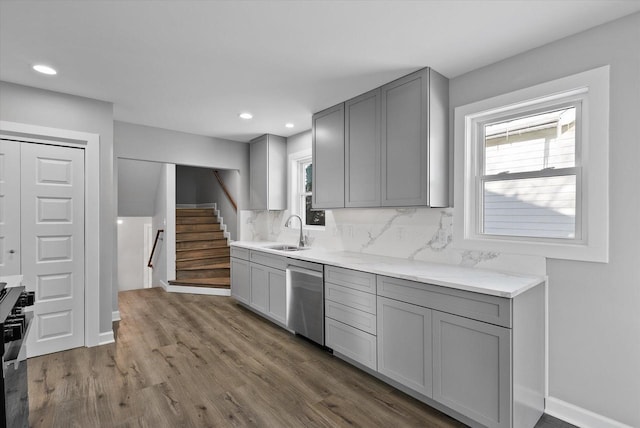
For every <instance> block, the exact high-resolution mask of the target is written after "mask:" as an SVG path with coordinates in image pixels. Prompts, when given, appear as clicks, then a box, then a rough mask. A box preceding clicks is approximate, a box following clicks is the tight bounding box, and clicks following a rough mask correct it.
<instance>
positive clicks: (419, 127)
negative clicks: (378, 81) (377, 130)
mask: <svg viewBox="0 0 640 428" xmlns="http://www.w3.org/2000/svg"><path fill="white" fill-rule="evenodd" d="M428 90H429V71H428V70H420V71H418V72H416V73H413V74H410V75H408V76H405V77H403V78H401V79H398V80H395V81H393V82H391V83H389V84H387V85H385V86H383V87H382V88H381V96H382V121H381V127H382V135H381V142H382V192H381V193H382V206H389V207H390V206H410V205H426V204H427V165H428V160H427V157H428V141H427V140H428V138H427V135H428V130H427V124H428V110H429V105H428V103H429V98H428Z"/></svg>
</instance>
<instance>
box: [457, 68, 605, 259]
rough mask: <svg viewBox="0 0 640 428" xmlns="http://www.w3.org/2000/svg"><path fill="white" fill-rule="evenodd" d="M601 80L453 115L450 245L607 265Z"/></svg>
mask: <svg viewBox="0 0 640 428" xmlns="http://www.w3.org/2000/svg"><path fill="white" fill-rule="evenodd" d="M608 81H609V79H608V67H602V68H599V69H595V70H591V71H588V72H585V73H580V74H578V75H574V76H569V77H567V78H564V79H559V80H556V81H553V82H548V83H545V84H542V85H538V86H535V87H532V88H527V89H524V90H520V91H517V92H512V93H509V94H505V95H501V96H498V97H495V98H491V99H489V100H485V101H480V102H477V103H474V104H470V105H467V106H463V107H459V108H457V109H456V112H455V121H456V122H455V130H456V134H455V144H456V147H455V149H456V156H455V159H456V163H457V165H456V171H457V172H456V177H455V178H456V180H455V183H456V186H455V192H454V193H455V208H456V213H457V214H456V215H455V216H454V241H455V242H456V245H458V246H460V247H465V248H471V249H479V250H488V251H499V252H500V251H503V252H513V253H520V254H533V255H542V256H546V257H552V258H567V259H576V260H588V261H606V260H607V254H608ZM459 214H461V215H459Z"/></svg>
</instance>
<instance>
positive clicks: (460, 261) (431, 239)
mask: <svg viewBox="0 0 640 428" xmlns="http://www.w3.org/2000/svg"><path fill="white" fill-rule="evenodd" d="M288 217H289V212H288V211H240V224H241V231H240V240H243V241H277V242H286V243H290V244H295V243H297V240H298V236H299V226H298V224H297V220H294V221H293V227H292V228H288V227H285V226H284V222H285V221H286V219H287V218H288ZM304 234H305V236H306V237H307V240H308V241H307V242H308V243H309V244H310V246H311V247H314V248H321V249H327V250H336V251H353V252H362V253H367V254H377V255H384V256H390V257H399V258H404V259H411V260H422V261H429V262H438V263H448V264H456V265H462V266H468V267H479V268H485V269H496V270H502V271H509V272H516V273H523V274H535V275H546V263H545V259H544V257H535V256H522V255H514V254H504V253H496V252H490V251H470V250H465V249H462V248H454V247H453V245H452V240H453V210H452V209H450V208H445V209H433V208H396V209H394V208H375V209H373V208H372V209H339V210H327V211H326V226H325V227H324V229H320V228H313V229H308V230H307V229H305V232H304Z"/></svg>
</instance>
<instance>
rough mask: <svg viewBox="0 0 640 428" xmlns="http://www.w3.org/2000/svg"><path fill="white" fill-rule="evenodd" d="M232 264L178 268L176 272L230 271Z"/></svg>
mask: <svg viewBox="0 0 640 428" xmlns="http://www.w3.org/2000/svg"><path fill="white" fill-rule="evenodd" d="M230 268H231V263H216V264H206V265H200V266H189V267H183V268H178V269H176V270H204V269H207V270H208V269H230Z"/></svg>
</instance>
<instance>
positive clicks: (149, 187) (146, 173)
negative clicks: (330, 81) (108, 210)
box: [117, 159, 162, 247]
mask: <svg viewBox="0 0 640 428" xmlns="http://www.w3.org/2000/svg"><path fill="white" fill-rule="evenodd" d="M161 168H162V164H161V163H158V162H145V161H137V160H130V159H118V162H117V169H118V217H139V216H146V217H149V216H153V214H154V208H155V197H156V188H157V187H158V180H159V178H160V170H161ZM119 246H120V244H118V247H119Z"/></svg>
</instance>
